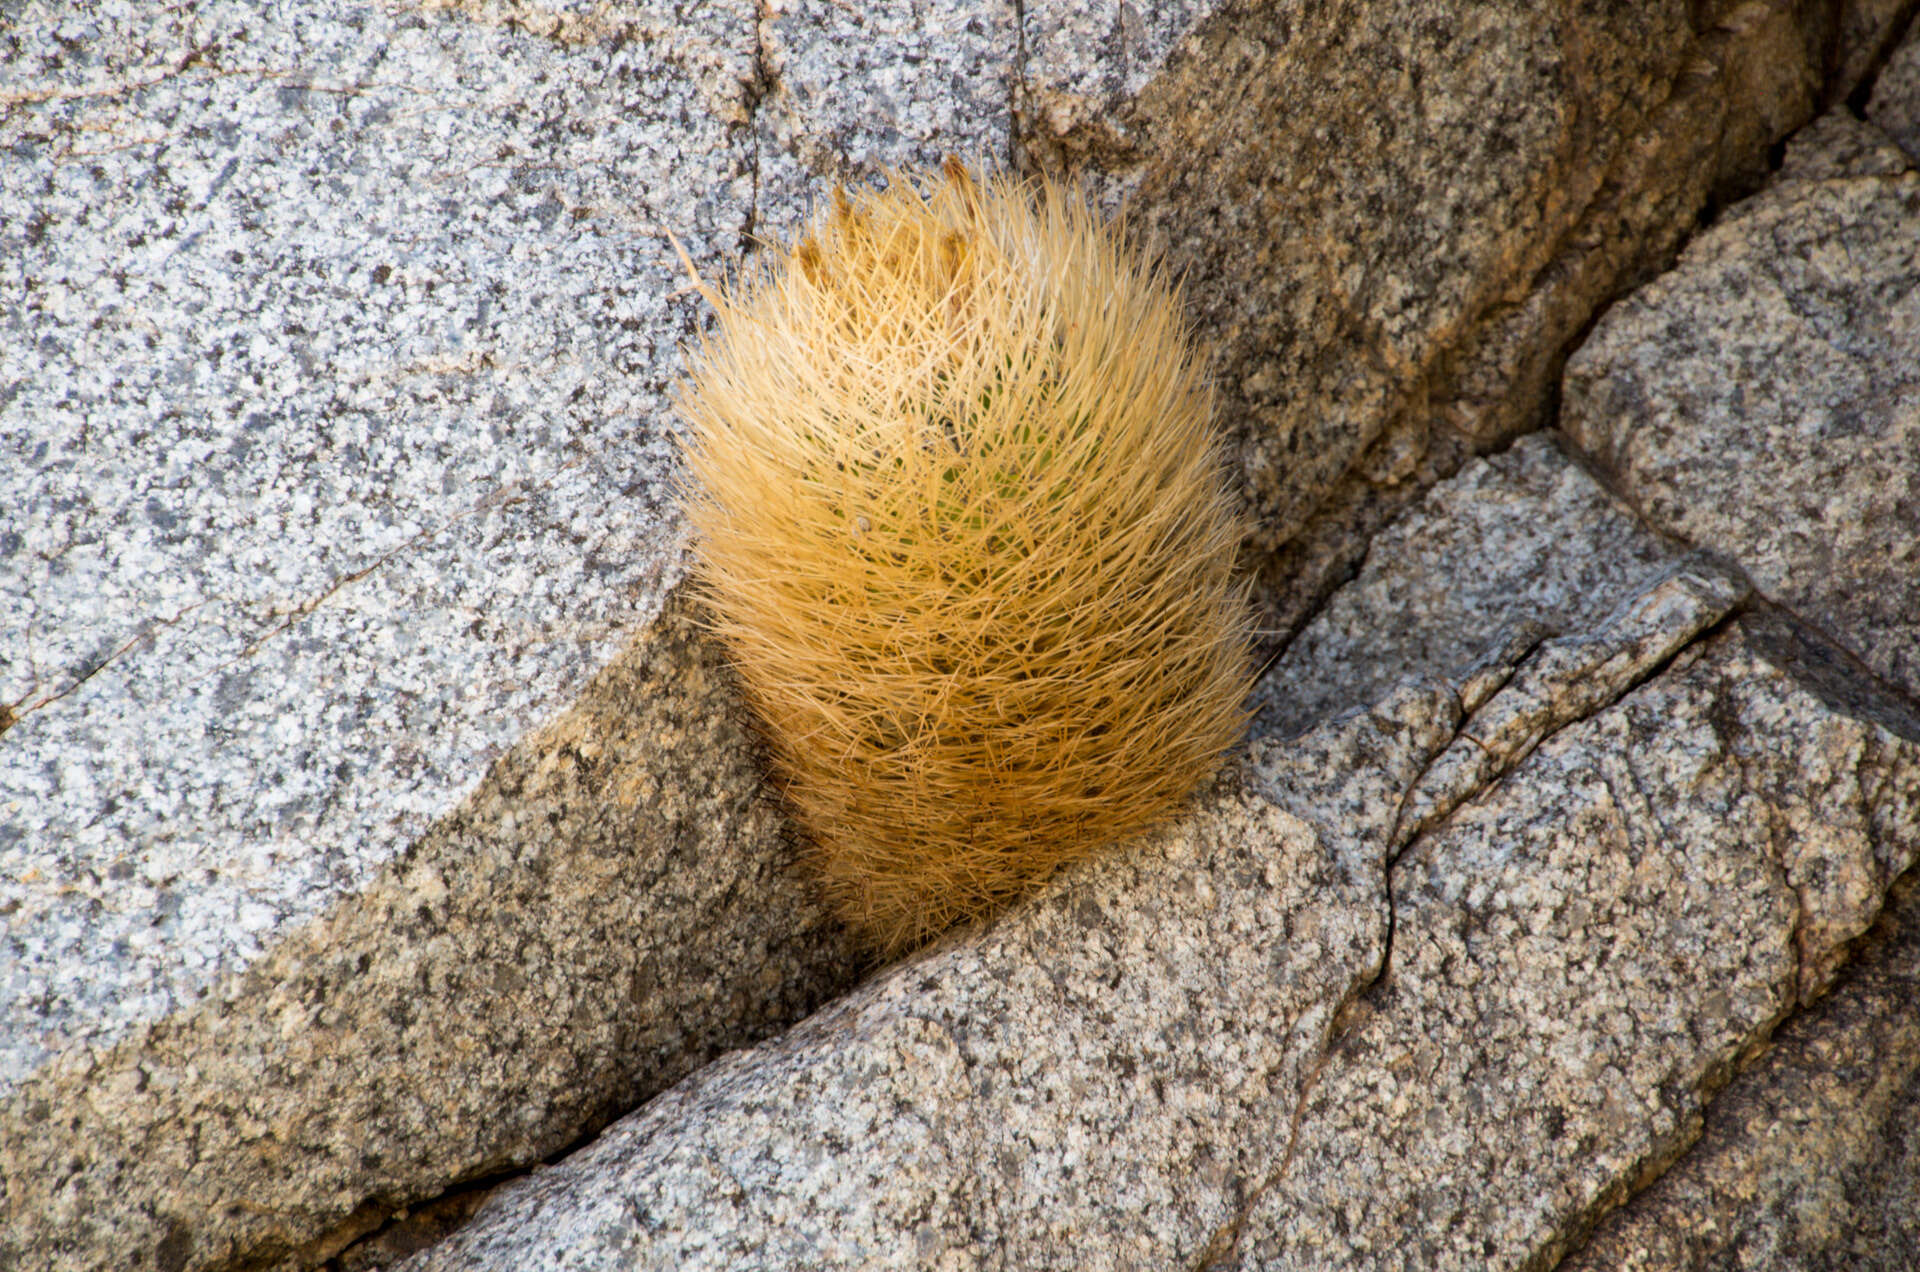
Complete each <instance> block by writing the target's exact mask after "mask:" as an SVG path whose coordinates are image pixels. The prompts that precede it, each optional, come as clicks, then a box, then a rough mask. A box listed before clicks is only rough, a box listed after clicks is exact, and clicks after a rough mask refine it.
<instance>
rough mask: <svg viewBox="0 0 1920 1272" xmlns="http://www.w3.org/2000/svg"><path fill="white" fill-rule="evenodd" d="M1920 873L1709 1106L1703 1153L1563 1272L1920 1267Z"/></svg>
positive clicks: (1607, 1227)
mask: <svg viewBox="0 0 1920 1272" xmlns="http://www.w3.org/2000/svg"><path fill="white" fill-rule="evenodd" d="M1917 1000H1920V876H1914V875H1909V876H1908V877H1907V878H1906V879H1905V880H1904V881H1903V882H1902V883H1901V884H1900V885H1898V886H1897V887H1895V889H1894V891H1893V894H1892V895H1891V896H1890V897H1889V898H1888V902H1887V908H1886V911H1885V913H1883V914H1882V915H1881V916H1880V921H1879V922H1878V923H1877V924H1876V925H1875V926H1874V928H1873V930H1872V931H1871V932H1870V933H1869V934H1868V937H1867V939H1866V941H1865V942H1864V944H1863V946H1862V949H1861V953H1860V958H1859V960H1858V962H1856V963H1855V964H1854V965H1853V966H1851V967H1849V968H1848V969H1847V971H1846V973H1845V974H1844V976H1843V977H1842V978H1841V980H1840V983H1839V984H1838V985H1837V986H1836V988H1835V989H1834V992H1833V995H1832V996H1831V997H1830V998H1827V999H1826V1000H1824V1001H1823V1002H1821V1003H1819V1004H1817V1005H1816V1006H1814V1007H1813V1008H1812V1009H1811V1010H1809V1011H1808V1012H1806V1013H1805V1014H1804V1015H1801V1016H1799V1017H1797V1018H1795V1019H1792V1020H1789V1021H1788V1022H1787V1023H1786V1024H1785V1025H1783V1026H1782V1027H1781V1028H1780V1029H1779V1031H1778V1032H1776V1033H1775V1034H1774V1036H1773V1039H1772V1042H1771V1043H1770V1044H1769V1046H1768V1048H1767V1051H1766V1052H1765V1054H1764V1056H1763V1057H1762V1058H1761V1059H1760V1061H1759V1062H1758V1063H1757V1064H1756V1065H1755V1066H1754V1067H1753V1068H1752V1069H1751V1070H1749V1071H1748V1072H1746V1073H1743V1074H1742V1075H1741V1076H1740V1077H1739V1078H1737V1079H1735V1081H1734V1082H1733V1083H1732V1085H1730V1086H1729V1087H1728V1088H1727V1089H1726V1091H1725V1092H1723V1093H1722V1094H1721V1095H1720V1097H1719V1098H1718V1099H1717V1100H1715V1101H1714V1103H1713V1106H1712V1107H1711V1108H1710V1109H1709V1110H1708V1111H1707V1118H1706V1129H1705V1133H1704V1134H1703V1135H1702V1136H1701V1140H1700V1143H1699V1144H1698V1145H1696V1146H1695V1147H1694V1149H1693V1150H1692V1151H1691V1152H1689V1153H1688V1154H1687V1155H1686V1156H1685V1157H1683V1158H1682V1159H1681V1160H1680V1161H1679V1162H1677V1163H1676V1164H1675V1165H1674V1167H1673V1169H1671V1170H1669V1171H1668V1172H1667V1173H1666V1174H1664V1175H1662V1176H1661V1177H1660V1178H1659V1180H1657V1181H1656V1182H1655V1183H1654V1184H1653V1185H1652V1186H1651V1187H1649V1188H1648V1189H1647V1190H1646V1191H1644V1192H1642V1193H1640V1194H1638V1195H1637V1196H1635V1197H1634V1198H1633V1200H1632V1201H1630V1202H1628V1203H1627V1204H1626V1205H1625V1206H1623V1207H1621V1208H1620V1209H1619V1210H1617V1211H1615V1212H1614V1213H1613V1214H1611V1215H1609V1216H1608V1217H1607V1218H1606V1219H1605V1220H1604V1221H1603V1222H1602V1223H1601V1224H1600V1226H1599V1228H1598V1229H1597V1230H1596V1231H1595V1233H1594V1235H1593V1237H1592V1239H1591V1240H1590V1241H1589V1242H1588V1244H1587V1245H1585V1246H1584V1247H1583V1248H1581V1249H1580V1250H1579V1251H1578V1252H1576V1253H1575V1254H1574V1255H1573V1256H1571V1257H1570V1258H1568V1259H1567V1260H1566V1261H1565V1262H1563V1263H1562V1264H1561V1265H1560V1267H1561V1269H1562V1272H1656V1270H1658V1272H1665V1270H1667V1269H1673V1270H1674V1272H1679V1270H1680V1269H1692V1268H1715V1269H1725V1272H1789V1270H1792V1272H1906V1269H1909V1268H1914V1267H1920V1135H1916V1133H1915V1129H1914V1128H1915V1127H1917V1126H1920V1013H1916V1012H1915V1011H1914V1009H1913V1004H1914V1003H1915V1001H1917Z"/></svg>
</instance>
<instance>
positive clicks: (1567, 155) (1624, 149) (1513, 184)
mask: <svg viewBox="0 0 1920 1272" xmlns="http://www.w3.org/2000/svg"><path fill="white" fill-rule="evenodd" d="M1843 7H1844V9H1845V15H1844V18H1843V16H1842V13H1841V10H1842V9H1843ZM1131 11H1132V7H1131V6H1129V5H1126V4H1122V3H1111V4H1100V5H1095V6H1091V13H1089V15H1088V16H1087V18H1086V19H1085V20H1084V21H1083V22H1081V23H1079V24H1064V23H1060V22H1058V21H1057V20H1054V19H1052V18H1050V17H1049V16H1047V15H1048V14H1049V12H1050V7H1049V6H1044V5H1042V6H1035V5H1028V6H1025V7H1024V8H1023V13H1024V14H1025V15H1026V17H1025V21H1024V22H1023V31H1025V32H1026V35H1027V38H1026V42H1025V47H1026V53H1027V57H1028V63H1027V65H1028V67H1029V68H1030V70H1031V73H1030V74H1028V75H1027V76H1025V77H1023V88H1022V94H1021V101H1022V103H1023V108H1022V110H1021V111H1020V112H1019V113H1018V115H1017V118H1016V125H1017V127H1016V140H1017V142H1018V143H1019V145H1020V146H1021V147H1022V149H1023V151H1024V153H1025V154H1027V155H1028V157H1029V159H1030V160H1031V161H1032V162H1035V163H1037V164H1039V165H1041V166H1049V167H1053V166H1058V167H1063V168H1064V167H1072V166H1073V165H1075V164H1085V165H1087V166H1088V167H1089V168H1090V169H1091V170H1094V171H1096V172H1097V173H1099V174H1100V178H1101V185H1102V188H1103V189H1106V190H1108V191H1109V192H1112V193H1113V194H1114V195H1115V196H1116V197H1118V195H1119V194H1122V193H1124V194H1125V195H1126V196H1127V197H1128V198H1130V199H1131V201H1132V205H1133V207H1134V215H1135V217H1136V219H1137V221H1138V223H1139V224H1140V225H1141V226H1142V227H1143V229H1145V230H1146V232H1147V233H1148V234H1149V235H1150V236H1151V237H1152V238H1154V239H1155V240H1156V241H1157V242H1160V243H1164V245H1165V250H1166V253H1167V255H1168V258H1169V259H1170V260H1171V261H1172V262H1173V264H1174V265H1175V267H1176V268H1178V269H1181V270H1183V271H1184V272H1185V274H1186V276H1187V278H1188V279H1189V282H1190V285H1191V286H1192V288H1193V292H1194V295H1195V298H1196V299H1195V308H1196V311H1197V313H1198V315H1199V320H1200V325H1201V327H1202V328H1203V329H1204V330H1205V331H1206V332H1207V333H1208V334H1209V336H1210V337H1211V338H1212V339H1214V340H1215V342H1216V343H1217V345H1218V347H1219V350H1220V367H1221V383H1222V386H1223V389H1224V391H1225V394H1226V414H1227V418H1228V420H1229V421H1230V424H1231V426H1232V427H1233V429H1234V430H1235V436H1236V439H1237V444H1238V446H1239V459H1240V462H1241V467H1242V471H1243V472H1244V474H1245V477H1246V485H1247V489H1248V492H1249V498H1250V500H1251V502H1252V504H1253V506H1254V508H1255V510H1256V512H1257V514H1258V525H1257V529H1256V532H1255V533H1256V538H1257V539H1258V541H1259V542H1260V543H1261V544H1262V545H1264V546H1266V547H1269V548H1279V549H1281V550H1280V553H1279V556H1278V558H1277V559H1276V560H1275V561H1273V562H1272V563H1271V568H1270V569H1269V570H1268V572H1267V575H1266V577H1267V580H1268V583H1269V585H1270V586H1271V588H1272V589H1273V590H1274V592H1275V593H1276V595H1275V596H1274V597H1273V598H1272V600H1271V605H1272V609H1273V625H1274V626H1276V627H1279V628H1282V629H1283V630H1285V631H1288V632H1291V631H1292V630H1293V629H1294V628H1296V627H1297V626H1298V625H1299V623H1300V622H1301V621H1303V619H1304V617H1305V616H1306V615H1307V614H1308V613H1310V612H1311V610H1312V608H1313V607H1314V605H1315V604H1316V603H1317V602H1318V601H1319V600H1320V599H1322V598H1323V597H1324V596H1325V595H1326V594H1328V593H1329V592H1330V591H1331V590H1332V588H1333V586H1335V585H1336V584H1337V583H1338V582H1339V581H1340V577H1341V575H1342V574H1343V573H1345V572H1346V571H1347V570H1348V569H1349V568H1350V566H1351V564H1352V563H1353V562H1354V561H1355V560H1356V559H1357V558H1358V556H1359V555H1360V554H1361V553H1362V552H1363V551H1364V547H1365V544H1366V542H1367V540H1368V538H1369V537H1370V536H1371V534H1372V533H1373V532H1374V531H1375V530H1377V529H1378V528H1379V527H1380V526H1381V525H1382V524H1384V523H1385V522H1386V521H1387V520H1389V519H1391V517H1392V515H1393V514H1394V513H1395V512H1396V511H1397V510H1398V509H1399V508H1400V507H1403V506H1404V505H1405V503H1406V502H1407V500H1408V499H1410V498H1412V497H1413V496H1415V495H1417V494H1418V492H1419V491H1420V490H1422V489H1424V488H1426V487H1427V486H1430V485H1431V484H1432V483H1433V482H1434V481H1435V480H1438V479H1439V478H1440V477H1442V476H1445V475H1447V474H1448V473H1450V472H1452V471H1453V470H1454V469H1455V468H1457V467H1458V465H1459V464H1460V463H1461V462H1462V461H1463V460H1464V459H1465V458H1467V457H1469V456H1470V455H1472V454H1473V453H1475V452H1481V451H1485V450H1488V449H1491V448H1493V447H1496V446H1498V445H1499V444H1501V443H1502V442H1503V441H1504V440H1506V439H1510V438H1511V437H1513V436H1515V435H1517V434H1518V433H1520V432H1523V431H1526V430H1527V429H1530V428H1532V427H1536V426H1537V425H1538V424H1539V423H1540V422H1541V421H1542V420H1543V419H1544V417H1545V415H1546V413H1547V411H1548V409H1549V408H1550V406H1551V401H1552V395H1553V393H1554V390H1555V388H1556V384H1557V380H1558V375H1559V368H1560V365H1561V362H1562V360H1563V358H1564V356H1565V353H1566V351H1567V350H1568V348H1569V347H1570V345H1571V344H1572V343H1573V342H1574V340H1575V339H1576V338H1577V337H1578V335H1579V334H1580V333H1581V332H1582V331H1583V329H1584V328H1585V327H1586V326H1587V325H1588V324H1589V323H1590V322H1591V320H1592V318H1593V316H1594V314H1595V313H1596V312H1597V311H1598V310H1599V309H1600V308H1601V307H1602V306H1603V305H1604V304H1605V303H1607V302H1608V301H1609V300H1610V299H1612V298H1613V297H1615V296H1617V295H1619V294H1621V293H1622V292H1624V291H1625V290H1627V289H1628V288H1630V287H1631V286H1633V285H1634V284H1637V283H1638V282H1640V281H1642V280H1643V279H1645V278H1646V277H1649V276H1651V275H1652V274H1653V273H1655V272H1657V271H1658V270H1659V269H1661V268H1663V267H1664V266H1665V265H1666V264H1667V263H1668V261H1669V260H1670V259H1671V256H1672V254H1673V252H1674V251H1675V250H1676V248H1677V247H1678V246H1679V244H1680V243H1681V242H1682V241H1683V240H1684V238H1685V236H1686V235H1687V234H1688V233H1690V232H1691V231H1692V230H1693V229H1694V227H1695V226H1696V224H1697V222H1698V219H1699V217H1700V216H1701V214H1702V212H1703V211H1704V210H1706V209H1707V208H1708V207H1709V206H1710V205H1711V204H1712V202H1713V201H1714V200H1715V199H1718V198H1723V197H1725V196H1726V195H1727V194H1728V193H1729V192H1730V191H1734V190H1738V189H1741V188H1745V187H1750V186H1751V185H1752V184H1754V183H1756V182H1757V181H1758V180H1759V178H1760V177H1761V176H1762V175H1764V173H1765V170H1766V166H1767V158H1768V153H1769V148H1770V146H1771V145H1772V144H1773V143H1776V142H1778V141H1779V140H1780V139H1781V138H1783V137H1785V136H1786V135H1787V134H1788V133H1790V132H1791V131H1792V130H1793V129H1794V128H1795V127H1797V126H1798V125H1800V124H1801V123H1803V122H1805V121H1806V120H1807V119H1809V118H1811V117H1812V115H1813V114H1814V113H1815V112H1816V110H1817V108H1818V106H1819V105H1820V104H1821V102H1822V101H1823V100H1824V99H1825V97H1826V96H1827V95H1831V94H1839V95H1844V94H1845V92H1846V91H1848V89H1849V88H1850V87H1851V84H1852V80H1851V79H1844V80H1843V79H1842V78H1841V76H1843V75H1844V76H1850V77H1854V76H1857V75H1858V74H1860V73H1861V70H1862V67H1861V66H1856V65H1851V64H1843V63H1844V59H1843V60H1842V61H1834V60H1833V59H1834V58H1839V57H1841V52H1840V48H1839V44H1838V38H1837V37H1838V35H1839V32H1840V31H1841V30H1842V29H1843V28H1844V29H1846V30H1847V31H1848V33H1849V34H1848V39H1849V41H1851V43H1850V44H1849V45H1848V48H1849V49H1852V48H1859V47H1871V48H1875V49H1877V48H1878V47H1879V41H1881V40H1883V39H1884V37H1885V32H1886V30H1887V29H1889V28H1890V27H1892V26H1895V25H1897V24H1899V23H1900V22H1901V21H1902V20H1903V19H1904V13H1903V12H1891V13H1882V12H1881V11H1880V9H1879V8H1878V7H1877V6H1872V5H1866V6H1839V5H1821V4H1815V5H1806V4H1794V3H1785V2H1781V3H1773V2H1769V0H1760V2H1752V3H1712V4H1705V5H1687V4H1681V3H1661V4H1653V5H1631V6H1591V5H1584V6H1574V7H1571V8H1553V7H1549V8H1541V7H1539V6H1528V5H1524V4H1518V3H1515V4H1500V5H1494V6H1487V5H1480V6H1469V7H1461V6H1455V5H1450V4H1435V5H1422V6H1415V7H1413V8H1411V9H1409V8H1408V7H1406V6H1399V7H1381V6H1377V5H1371V4H1366V3H1345V4H1335V5H1320V6H1296V5H1277V6H1251V5H1244V6H1242V5H1236V6H1226V7H1223V8H1222V9H1221V10H1220V11H1219V12H1218V13H1217V14H1216V15H1214V16H1213V17H1211V18H1209V19H1207V20H1206V21H1204V22H1201V23H1199V24H1198V25H1196V26H1195V28H1194V29H1193V31H1192V32H1191V33H1190V34H1189V35H1188V36H1187V37H1186V38H1185V39H1183V40H1182V41H1180V42H1179V43H1178V44H1177V45H1176V46H1175V47H1174V48H1173V50H1172V52H1171V53H1169V54H1168V55H1167V57H1166V63H1165V69H1164V71H1162V72H1161V73H1160V74H1159V75H1158V76H1156V77H1155V78H1154V79H1153V80H1152V81H1151V82H1150V83H1148V84H1146V85H1145V86H1144V87H1143V88H1142V89H1141V90H1140V91H1139V92H1138V93H1137V94H1134V95H1132V96H1131V97H1123V98H1120V99H1116V97H1115V95H1114V94H1115V88H1114V87H1113V84H1114V83H1116V82H1117V81H1115V80H1113V79H1109V80H1102V81H1099V82H1095V83H1092V84H1088V83H1086V82H1083V81H1080V80H1073V79H1063V78H1060V77H1051V78H1049V77H1047V76H1046V75H1045V74H1044V72H1045V68H1046V66H1047V64H1048V63H1047V56H1048V53H1049V50H1050V49H1051V48H1052V47H1053V45H1051V44H1050V43H1049V40H1050V38H1052V37H1053V33H1054V32H1055V31H1056V30H1068V31H1072V32H1073V33H1074V36H1075V38H1085V37H1086V36H1087V35H1088V34H1092V33H1098V32H1106V33H1108V34H1106V35H1104V36H1101V37H1100V38H1103V39H1105V40H1106V41H1107V42H1108V45H1109V47H1115V46H1120V47H1125V48H1127V49H1129V50H1131V49H1133V48H1135V47H1138V48H1139V49H1140V50H1141V51H1142V55H1143V56H1151V55H1153V54H1155V53H1157V50H1158V48H1159V41H1158V39H1157V38H1156V36H1155V35H1154V33H1153V32H1152V31H1151V30H1145V31H1142V32H1141V33H1140V34H1139V35H1138V37H1132V36H1130V32H1131V31H1132V30H1134V29H1136V28H1138V27H1139V26H1140V25H1141V24H1139V23H1138V22H1135V21H1131V20H1130V18H1129V14H1130V12H1131ZM1109 15H1110V16H1109ZM1147 25H1148V26H1151V24H1147ZM1330 488H1331V490H1332V493H1331V494H1329V493H1328V491H1329V489H1330Z"/></svg>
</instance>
